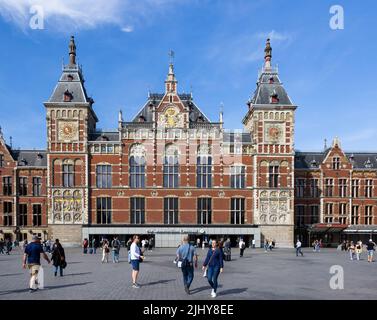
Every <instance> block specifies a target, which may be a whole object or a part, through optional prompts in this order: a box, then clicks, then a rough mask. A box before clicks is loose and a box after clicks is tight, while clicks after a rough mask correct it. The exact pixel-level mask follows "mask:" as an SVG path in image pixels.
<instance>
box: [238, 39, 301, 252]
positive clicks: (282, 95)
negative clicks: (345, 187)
mask: <svg viewBox="0 0 377 320" xmlns="http://www.w3.org/2000/svg"><path fill="white" fill-rule="evenodd" d="M264 52H265V57H264V60H265V61H264V65H263V68H262V70H261V72H260V73H259V77H258V82H257V88H256V90H255V91H254V94H253V96H252V98H251V99H250V100H249V101H248V103H247V106H248V112H247V114H246V116H245V117H244V119H243V124H244V127H245V129H246V130H247V131H248V132H250V135H251V140H252V141H253V144H254V150H255V153H254V154H253V156H252V157H253V167H254V175H253V176H254V181H253V185H254V188H253V212H254V223H255V224H258V225H259V226H260V228H261V232H262V238H263V237H264V239H273V240H275V241H276V242H277V243H278V244H279V246H287V247H291V246H292V245H293V240H294V239H293V232H294V214H293V213H294V115H295V110H296V106H295V105H294V104H293V103H292V101H291V99H290V98H289V96H288V94H287V93H286V91H285V89H284V87H283V84H282V82H281V81H280V78H279V74H278V70H277V68H274V67H272V66H271V58H272V48H271V44H270V39H267V43H266V47H265V50H264Z"/></svg>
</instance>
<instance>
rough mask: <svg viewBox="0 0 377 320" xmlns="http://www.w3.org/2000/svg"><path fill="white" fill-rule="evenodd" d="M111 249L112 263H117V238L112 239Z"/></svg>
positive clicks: (118, 243)
mask: <svg viewBox="0 0 377 320" xmlns="http://www.w3.org/2000/svg"><path fill="white" fill-rule="evenodd" d="M111 247H112V249H111V252H112V258H113V263H119V251H120V241H119V240H118V237H114V239H113V241H111Z"/></svg>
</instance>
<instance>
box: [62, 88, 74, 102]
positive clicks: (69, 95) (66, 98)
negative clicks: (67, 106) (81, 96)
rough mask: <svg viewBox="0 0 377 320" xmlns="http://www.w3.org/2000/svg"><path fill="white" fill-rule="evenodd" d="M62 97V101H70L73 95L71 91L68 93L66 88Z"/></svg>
mask: <svg viewBox="0 0 377 320" xmlns="http://www.w3.org/2000/svg"><path fill="white" fill-rule="evenodd" d="M63 99H64V102H71V101H72V99H73V95H72V93H70V92H69V91H68V90H66V91H65V92H64V97H63Z"/></svg>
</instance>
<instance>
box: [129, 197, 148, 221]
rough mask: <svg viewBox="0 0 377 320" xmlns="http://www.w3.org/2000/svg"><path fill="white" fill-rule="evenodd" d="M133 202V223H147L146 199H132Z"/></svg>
mask: <svg viewBox="0 0 377 320" xmlns="http://www.w3.org/2000/svg"><path fill="white" fill-rule="evenodd" d="M130 202H131V223H132V224H143V223H145V199H144V198H136V197H135V198H130Z"/></svg>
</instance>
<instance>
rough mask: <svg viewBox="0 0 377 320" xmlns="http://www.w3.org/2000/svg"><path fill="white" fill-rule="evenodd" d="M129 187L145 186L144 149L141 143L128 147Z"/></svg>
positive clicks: (138, 187) (139, 187)
mask: <svg viewBox="0 0 377 320" xmlns="http://www.w3.org/2000/svg"><path fill="white" fill-rule="evenodd" d="M130 188H137V189H141V188H145V149H144V146H143V145H141V144H136V145H133V146H132V147H131V149H130Z"/></svg>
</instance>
